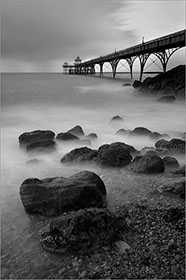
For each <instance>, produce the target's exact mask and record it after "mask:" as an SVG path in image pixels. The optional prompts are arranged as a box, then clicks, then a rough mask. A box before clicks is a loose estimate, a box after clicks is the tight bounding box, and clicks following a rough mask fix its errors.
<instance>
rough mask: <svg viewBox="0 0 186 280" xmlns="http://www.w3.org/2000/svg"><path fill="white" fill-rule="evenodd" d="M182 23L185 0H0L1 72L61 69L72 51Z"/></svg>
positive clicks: (85, 52)
mask: <svg viewBox="0 0 186 280" xmlns="http://www.w3.org/2000/svg"><path fill="white" fill-rule="evenodd" d="M184 28H185V0H174V1H169V0H156V1H151V0H144V1H141V0H136V1H133V0H1V53H2V62H3V67H2V71H4V72H20V71H23V72H24V71H29V72H40V71H47V72H50V71H61V65H62V64H63V62H65V61H67V62H73V60H74V58H75V57H76V56H77V55H79V56H80V57H81V58H82V59H83V60H86V59H90V58H95V57H97V56H100V55H104V54H107V53H110V52H113V51H114V50H115V49H116V50H120V49H124V48H126V47H129V46H132V45H135V44H138V43H140V42H141V38H142V36H144V37H145V40H146V41H147V40H150V39H154V38H156V37H160V36H163V35H167V34H169V33H173V32H176V31H179V30H182V29H184ZM178 59H179V58H178Z"/></svg>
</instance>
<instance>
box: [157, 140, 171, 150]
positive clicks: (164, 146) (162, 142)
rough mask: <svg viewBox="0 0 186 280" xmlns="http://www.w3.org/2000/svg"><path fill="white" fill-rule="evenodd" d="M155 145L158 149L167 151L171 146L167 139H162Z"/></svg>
mask: <svg viewBox="0 0 186 280" xmlns="http://www.w3.org/2000/svg"><path fill="white" fill-rule="evenodd" d="M155 147H156V149H157V150H160V151H165V150H167V149H168V148H169V141H167V140H165V139H160V140H158V141H157V142H156V143H155Z"/></svg>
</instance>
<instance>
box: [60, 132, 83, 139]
mask: <svg viewBox="0 0 186 280" xmlns="http://www.w3.org/2000/svg"><path fill="white" fill-rule="evenodd" d="M56 139H57V140H62V141H75V140H79V137H77V136H75V135H73V134H71V133H69V132H61V133H58V135H57V136H56Z"/></svg>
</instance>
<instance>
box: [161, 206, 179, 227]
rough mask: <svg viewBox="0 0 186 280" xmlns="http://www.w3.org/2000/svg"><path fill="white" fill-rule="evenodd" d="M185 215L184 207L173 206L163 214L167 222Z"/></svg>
mask: <svg viewBox="0 0 186 280" xmlns="http://www.w3.org/2000/svg"><path fill="white" fill-rule="evenodd" d="M183 217H184V209H182V208H179V207H171V208H169V209H167V210H166V211H165V213H164V215H163V219H164V220H165V221H166V222H167V223H171V222H175V221H178V220H180V219H182V218H183Z"/></svg>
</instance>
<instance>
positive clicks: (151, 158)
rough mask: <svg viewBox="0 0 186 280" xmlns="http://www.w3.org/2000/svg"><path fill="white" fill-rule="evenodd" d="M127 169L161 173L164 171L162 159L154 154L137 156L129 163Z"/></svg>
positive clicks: (138, 171)
mask: <svg viewBox="0 0 186 280" xmlns="http://www.w3.org/2000/svg"><path fill="white" fill-rule="evenodd" d="M129 169H130V170H132V171H134V172H137V173H162V172H164V169H165V167H164V162H163V160H162V159H161V158H160V157H159V156H157V155H154V154H146V155H144V156H137V157H135V158H134V160H133V162H132V163H131V164H130V165H129Z"/></svg>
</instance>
